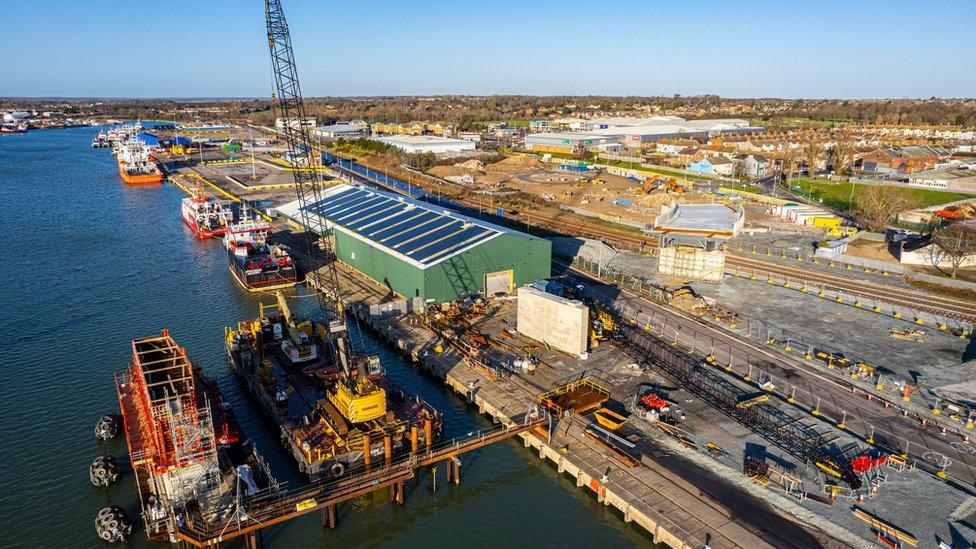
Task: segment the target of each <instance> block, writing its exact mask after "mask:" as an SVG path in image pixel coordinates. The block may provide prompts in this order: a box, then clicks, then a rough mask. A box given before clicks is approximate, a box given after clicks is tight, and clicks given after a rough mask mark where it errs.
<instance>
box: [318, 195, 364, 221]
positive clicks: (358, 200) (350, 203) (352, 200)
mask: <svg viewBox="0 0 976 549" xmlns="http://www.w3.org/2000/svg"><path fill="white" fill-rule="evenodd" d="M372 200H374V199H373V198H371V197H370V196H369V195H365V194H364V195H362V196H352V197H349V198H347V199H344V200H342V201H340V202H339V203H336V204H331V205H329V207H328V208H326V209H325V210H324V214H325V215H328V216H329V217H331V218H332V219H333V220H334V219H337V218H338V217H340V216H342V215H343V214H344V213H345V212H348V211H350V210H356V209H357V208H359V207H361V206H362V204H363V203H364V202H367V201H372Z"/></svg>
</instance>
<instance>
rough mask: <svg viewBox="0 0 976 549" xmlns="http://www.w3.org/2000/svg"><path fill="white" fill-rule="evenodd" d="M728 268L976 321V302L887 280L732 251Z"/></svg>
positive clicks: (726, 260) (728, 257)
mask: <svg viewBox="0 0 976 549" xmlns="http://www.w3.org/2000/svg"><path fill="white" fill-rule="evenodd" d="M725 262H726V268H727V269H728V267H733V268H736V269H745V270H746V271H748V272H752V273H754V274H756V275H763V276H767V277H768V276H770V275H773V276H779V277H786V278H787V279H788V280H796V281H802V282H803V283H804V284H807V285H809V286H811V287H816V288H821V289H825V290H835V291H841V292H845V293H849V294H853V295H856V296H858V297H861V298H865V299H872V300H875V301H880V302H883V303H889V304H892V305H898V306H903V307H907V308H911V309H914V310H916V311H922V312H927V313H932V314H934V315H938V316H943V317H947V318H952V319H956V320H961V321H964V322H970V323H976V304H974V303H969V302H966V301H962V300H958V299H952V298H949V297H943V296H939V295H935V294H928V293H923V292H918V291H913V290H909V289H905V288H898V287H896V286H891V285H886V284H876V283H874V282H869V281H867V280H859V279H854V278H849V277H844V276H837V275H832V274H829V273H824V272H818V271H811V270H809V269H801V268H798V267H791V266H789V265H782V264H779V263H772V262H769V261H763V260H759V259H753V258H751V257H743V256H738V255H732V254H729V255H727V256H726V258H725Z"/></svg>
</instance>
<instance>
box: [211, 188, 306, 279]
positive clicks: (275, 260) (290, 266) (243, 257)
mask: <svg viewBox="0 0 976 549" xmlns="http://www.w3.org/2000/svg"><path fill="white" fill-rule="evenodd" d="M270 234H271V225H270V224H268V223H266V222H264V221H259V220H256V219H253V218H251V217H250V215H249V213H248V209H247V208H246V207H245V208H242V209H241V219H240V221H239V222H237V223H234V224H232V225H230V226H229V227H228V228H227V232H226V234H224V246H225V247H226V248H227V261H228V264H229V267H230V272H231V274H232V275H233V276H234V279H235V280H237V282H238V283H239V284H240V285H241V286H242V287H243V288H244V289H245V290H247V291H249V292H260V291H265V290H275V289H280V288H287V287H290V286H294V285H295V282H296V281H297V274H296V271H295V263H294V262H293V261H292V259H291V256H289V255H288V252H287V251H286V250H285V249H284V248H283V247H281V246H278V245H274V244H269V243H268V237H269V236H270Z"/></svg>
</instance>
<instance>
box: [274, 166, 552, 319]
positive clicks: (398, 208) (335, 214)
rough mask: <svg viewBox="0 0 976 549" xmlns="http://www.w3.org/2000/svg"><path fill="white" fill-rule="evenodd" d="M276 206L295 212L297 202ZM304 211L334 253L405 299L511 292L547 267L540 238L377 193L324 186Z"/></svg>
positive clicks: (546, 249)
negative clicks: (326, 233)
mask: <svg viewBox="0 0 976 549" xmlns="http://www.w3.org/2000/svg"><path fill="white" fill-rule="evenodd" d="M279 212H281V213H282V214H283V215H285V216H286V217H289V218H291V219H293V220H295V221H299V222H300V220H301V217H302V216H301V215H300V213H299V211H298V203H297V202H292V203H290V204H287V205H285V206H282V207H281V208H279ZM308 213H309V215H316V216H319V217H320V219H321V220H322V225H323V226H325V227H327V228H329V229H331V230H332V232H333V234H334V235H335V247H336V254H337V255H338V257H339V259H341V260H342V261H343V262H344V263H346V264H348V265H350V266H352V267H354V268H355V269H357V270H358V271H360V272H362V273H363V274H365V275H366V276H368V277H370V278H372V279H373V280H376V281H377V282H380V283H382V284H384V285H385V286H387V287H388V288H390V289H391V290H393V291H394V292H396V293H398V294H400V295H401V296H404V297H407V298H412V297H421V298H423V299H425V300H427V301H429V302H434V303H443V302H445V301H452V300H454V299H458V298H463V297H467V296H472V295H482V296H483V295H494V294H498V293H511V292H512V291H514V289H515V288H517V287H518V286H521V285H523V284H527V283H530V282H532V281H533V280H537V279H539V278H546V277H548V276H549V275H550V273H551V260H552V245H551V243H550V242H549V241H548V240H545V239H542V238H537V237H534V236H530V235H528V234H525V233H521V232H518V231H514V230H511V229H506V228H504V227H500V226H498V225H494V224H492V223H487V222H484V221H481V220H477V219H473V218H470V217H467V216H464V215H461V214H459V213H457V212H455V211H453V210H450V209H447V208H444V207H442V206H436V205H433V204H428V203H426V202H420V201H418V200H413V199H410V198H407V197H404V196H399V195H395V194H392V193H387V192H384V191H378V190H374V189H370V188H364V187H358V186H352V185H346V184H341V185H336V186H333V187H329V188H328V189H326V190H325V191H324V192H323V193H322V200H321V202H319V203H317V204H313V205H310V206H309V208H308ZM312 223H313V225H315V224H317V223H315V222H312Z"/></svg>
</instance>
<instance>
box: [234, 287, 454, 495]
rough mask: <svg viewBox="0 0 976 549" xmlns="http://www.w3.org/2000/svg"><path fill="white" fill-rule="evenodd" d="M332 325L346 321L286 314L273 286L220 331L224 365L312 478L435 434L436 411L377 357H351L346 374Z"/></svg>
mask: <svg viewBox="0 0 976 549" xmlns="http://www.w3.org/2000/svg"><path fill="white" fill-rule="evenodd" d="M340 324H341V326H340ZM336 330H345V324H344V323H338V322H331V323H330V322H320V321H313V320H311V319H303V320H297V319H295V318H293V317H292V315H291V312H290V311H289V309H288V305H287V303H286V302H285V299H284V296H283V295H282V294H281V292H277V303H276V304H271V305H264V304H262V305H261V306H260V316H259V317H258V318H256V319H253V320H246V321H243V322H239V323H238V325H237V327H235V328H227V329H226V332H225V347H226V352H227V361H228V364H229V366H230V367H231V368H232V369H233V370H234V372H235V373H236V374H237V375H238V376H239V377H240V379H241V381H242V382H243V384H244V385H245V386H246V388H247V390H248V392H249V393H250V394H251V396H252V397H253V398H254V399H255V400H256V401H257V402H258V404H259V405H260V406H261V408H262V409H263V410H264V412H265V413H266V414H267V415H268V417H269V418H270V419H271V420H272V421H273V422H274V424H275V425H276V427H277V429H278V430H279V433H280V435H281V443H282V446H284V448H285V450H286V451H288V453H290V454H291V455H292V457H294V459H295V461H296V462H297V463H298V468H299V470H300V471H301V472H302V473H304V474H305V475H306V476H308V477H309V478H311V479H330V478H336V477H342V476H344V475H348V474H350V472H351V471H353V470H356V469H361V468H363V467H366V468H367V469H368V468H369V467H370V464H371V463H376V462H379V461H380V460H382V459H384V458H385V460H386V462H387V463H389V462H390V460H392V458H393V456H395V455H405V454H408V453H410V452H416V451H417V449H418V448H419V447H420V445H424V446H427V447H430V446H432V445H433V444H434V443H435V442H436V441H438V440H440V439H441V438H442V436H443V430H444V421H443V418H442V416H441V414H440V413H438V412H437V411H436V410H435V409H434V408H433V407H431V406H430V405H429V404H427V403H426V402H424V401H423V400H421V399H420V397H418V396H415V395H408V394H407V393H405V392H404V391H403V390H401V389H400V388H399V387H398V386H397V385H396V384H395V383H394V382H393V380H392V379H390V378H389V377H388V376H387V375H386V374H385V372H384V371H383V369H382V368H381V366H380V363H379V358H378V357H356V359H355V360H356V364H355V368H354V369H352V370H351V373H350V374H349V375H347V374H345V373H344V372H343V371H342V370H341V369H340V368H339V366H338V365H337V357H333V356H330V353H331V352H330V351H329V349H330V346H329V345H328V344H327V342H326V340H327V338H329V337H334V335H335V332H336Z"/></svg>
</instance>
